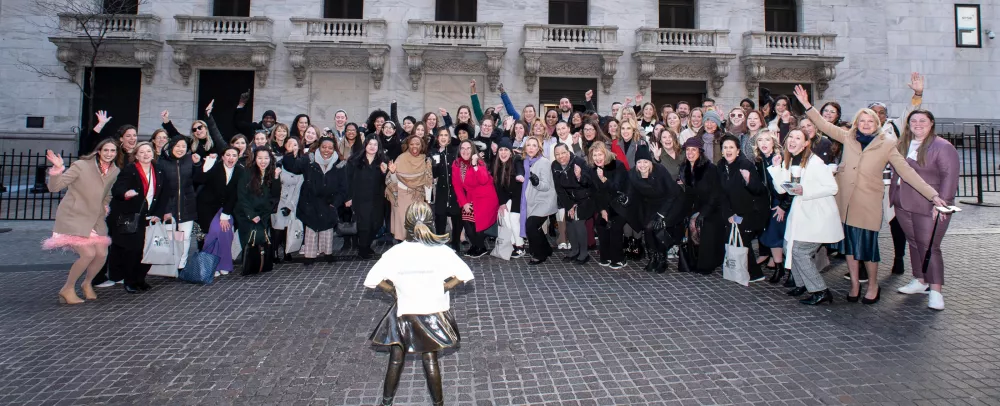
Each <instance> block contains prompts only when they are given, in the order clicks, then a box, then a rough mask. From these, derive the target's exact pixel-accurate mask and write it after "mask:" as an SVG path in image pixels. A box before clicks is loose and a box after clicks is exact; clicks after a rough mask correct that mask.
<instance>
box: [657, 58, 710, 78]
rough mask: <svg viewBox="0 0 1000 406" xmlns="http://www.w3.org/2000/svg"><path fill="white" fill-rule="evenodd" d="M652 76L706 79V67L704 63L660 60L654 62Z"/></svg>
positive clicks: (707, 74)
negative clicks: (691, 63) (692, 63)
mask: <svg viewBox="0 0 1000 406" xmlns="http://www.w3.org/2000/svg"><path fill="white" fill-rule="evenodd" d="M653 77H657V78H665V79H692V78H695V79H708V78H709V72H708V67H706V66H705V65H704V64H698V65H690V64H683V63H669V62H660V63H657V64H656V71H654V72H653Z"/></svg>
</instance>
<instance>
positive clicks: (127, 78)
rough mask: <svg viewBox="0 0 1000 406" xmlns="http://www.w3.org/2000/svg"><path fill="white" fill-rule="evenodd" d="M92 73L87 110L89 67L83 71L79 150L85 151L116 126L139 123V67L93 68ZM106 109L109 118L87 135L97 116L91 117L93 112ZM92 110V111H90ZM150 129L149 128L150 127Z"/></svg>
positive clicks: (110, 134) (82, 152)
mask: <svg viewBox="0 0 1000 406" xmlns="http://www.w3.org/2000/svg"><path fill="white" fill-rule="evenodd" d="M96 69H97V72H96V75H95V77H94V87H95V88H96V91H95V92H94V109H93V110H90V99H89V98H87V94H90V92H91V89H90V80H89V78H90V68H87V69H86V70H85V71H84V74H83V75H84V76H83V81H84V89H83V93H84V96H83V104H82V106H81V107H80V112H81V113H80V128H81V129H82V130H81V132H80V134H81V136H80V145H79V148H80V150H79V151H78V152H79V153H80V154H88V153H90V152H91V151H93V149H94V147H95V146H97V142H98V141H100V140H102V139H104V138H107V137H112V136H114V135H115V132H116V131H118V127H121V126H122V125H125V124H132V125H134V126H136V127H138V126H139V93H140V91H141V90H142V71H140V70H139V68H101V67H99V68H96ZM100 110H107V111H108V115H109V116H111V117H112V118H113V120H111V122H110V123H108V125H107V126H106V127H104V129H103V130H101V134H100V136H99V137H91V136H90V129H91V128H93V125H94V124H97V119H96V118H94V120H91V118H93V117H94V116H93V114H94V113H96V112H98V111H100ZM91 111H92V112H91ZM150 131H152V130H150Z"/></svg>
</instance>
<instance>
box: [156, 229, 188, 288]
mask: <svg viewBox="0 0 1000 406" xmlns="http://www.w3.org/2000/svg"><path fill="white" fill-rule="evenodd" d="M193 228H194V221H185V222H183V223H180V224H178V225H177V230H176V231H172V232H171V233H170V235H171V239H172V244H173V245H174V247H173V248H174V253H175V254H176V255H177V259H176V261H174V262H173V263H171V264H166V265H163V264H159V265H153V266H151V267H150V268H149V273H148V275H156V276H165V277H168V278H176V277H177V270H178V269H181V268H184V267H185V266H187V259H188V253H189V252H190V250H191V239H192V238H193V236H192V229H193Z"/></svg>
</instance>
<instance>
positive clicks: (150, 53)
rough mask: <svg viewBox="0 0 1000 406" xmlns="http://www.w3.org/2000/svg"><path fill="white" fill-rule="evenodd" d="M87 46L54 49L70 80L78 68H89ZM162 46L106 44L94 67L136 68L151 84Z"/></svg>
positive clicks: (63, 46)
mask: <svg viewBox="0 0 1000 406" xmlns="http://www.w3.org/2000/svg"><path fill="white" fill-rule="evenodd" d="M84 46H86V47H89V45H82V44H73V43H69V44H64V45H59V46H58V47H57V48H56V59H58V60H59V62H62V63H63V68H64V69H65V70H66V73H68V74H69V76H70V77H71V78H73V79H74V80H75V79H76V76H77V73H79V71H80V66H90V63H91V57H92V56H93V55H94V51H93V49H92V48H84ZM161 48H162V45H161V44H160V43H158V42H149V43H140V44H130V46H128V47H124V46H121V45H120V44H106V45H105V46H104V47H103V48H102V49H101V51H100V52H99V53H98V54H97V58H96V59H94V63H95V64H96V66H138V67H139V68H140V69H141V70H142V74H143V78H144V79H145V82H146V84H151V83H153V75H154V73H155V72H156V59H157V56H158V55H159V52H160V49H161Z"/></svg>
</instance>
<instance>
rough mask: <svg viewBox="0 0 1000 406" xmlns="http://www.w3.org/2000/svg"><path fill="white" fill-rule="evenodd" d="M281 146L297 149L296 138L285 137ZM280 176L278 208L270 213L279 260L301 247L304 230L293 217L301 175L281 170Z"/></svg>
mask: <svg viewBox="0 0 1000 406" xmlns="http://www.w3.org/2000/svg"><path fill="white" fill-rule="evenodd" d="M282 148H283V149H284V151H285V152H286V153H292V151H298V150H299V140H298V138H292V137H289V138H286V139H285V144H284V145H282ZM281 158H283V157H282V156H279V157H278V165H279V166H280V165H281ZM280 176H281V198H280V200H279V201H278V210H277V211H276V212H274V213H273V214H271V227H272V231H273V232H274V234H275V235H274V238H273V241H275V242H277V243H278V244H276V245H277V246H276V247H275V248H274V250H275V256H276V257H277V259H278V261H279V262H280V261H283V260H285V259H291V254H292V253H293V252H298V251H299V249H300V248H302V236H303V233H304V231H305V230H304V229H303V228H302V222H301V221H299V219H297V218H296V217H295V208H296V207H297V206H298V204H299V192H300V191H301V190H302V175H296V174H294V173H291V172H288V171H281V175H280ZM282 243H283V244H282Z"/></svg>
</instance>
